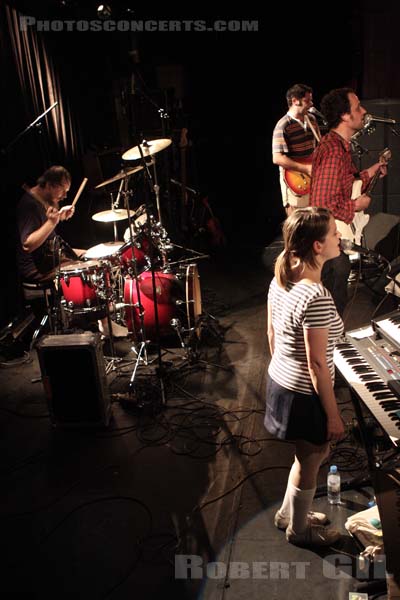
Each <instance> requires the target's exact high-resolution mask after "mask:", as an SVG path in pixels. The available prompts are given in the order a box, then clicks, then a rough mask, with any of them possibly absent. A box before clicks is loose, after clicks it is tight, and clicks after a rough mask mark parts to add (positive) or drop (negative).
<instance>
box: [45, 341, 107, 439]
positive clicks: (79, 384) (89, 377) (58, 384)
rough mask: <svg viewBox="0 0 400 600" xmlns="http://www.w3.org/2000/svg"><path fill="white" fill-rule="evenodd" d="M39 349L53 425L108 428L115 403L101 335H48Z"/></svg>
mask: <svg viewBox="0 0 400 600" xmlns="http://www.w3.org/2000/svg"><path fill="white" fill-rule="evenodd" d="M36 349H37V353H38V358H39V364H40V370H41V375H42V383H43V387H44V391H45V394H46V399H47V404H48V407H49V412H50V419H51V421H52V423H53V425H56V426H58V427H67V428H73V427H82V426H84V427H92V426H95V427H96V426H105V427H107V426H108V424H109V421H110V417H111V402H110V394H109V389H108V384H107V376H106V372H105V361H104V356H103V350H102V343H101V336H100V334H99V333H91V332H84V333H73V334H67V335H64V334H61V335H46V336H44V337H43V338H42V339H41V340H40V341H39V343H38V344H37V347H36Z"/></svg>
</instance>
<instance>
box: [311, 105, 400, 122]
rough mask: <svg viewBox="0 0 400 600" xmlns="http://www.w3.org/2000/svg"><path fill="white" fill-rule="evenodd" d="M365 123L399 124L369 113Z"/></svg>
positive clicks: (393, 120)
mask: <svg viewBox="0 0 400 600" xmlns="http://www.w3.org/2000/svg"><path fill="white" fill-rule="evenodd" d="M310 110H311V109H310ZM364 121H365V123H366V125H369V123H371V121H375V123H390V124H391V125H395V124H396V122H397V121H396V120H395V119H389V118H387V117H379V116H378V115H371V114H369V113H367V114H366V115H365V116H364Z"/></svg>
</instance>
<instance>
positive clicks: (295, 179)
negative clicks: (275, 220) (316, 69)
mask: <svg viewBox="0 0 400 600" xmlns="http://www.w3.org/2000/svg"><path fill="white" fill-rule="evenodd" d="M286 100H287V104H288V111H287V113H286V115H285V116H284V117H282V118H281V119H280V120H279V121H278V122H277V124H276V125H275V128H274V132H273V135H272V162H273V163H274V164H275V165H278V166H279V180H280V185H281V192H282V202H283V206H284V208H285V211H286V214H287V215H288V216H289V215H290V214H291V213H292V212H293V210H295V209H296V208H303V207H305V206H308V204H309V192H308V190H309V186H310V177H311V168H312V167H311V155H312V153H313V151H314V148H315V147H316V145H317V143H318V141H319V140H320V138H321V134H320V131H319V127H318V124H317V121H316V119H315V118H314V116H313V115H310V114H309V113H308V111H309V109H310V108H311V107H312V106H313V100H312V88H311V87H310V86H308V85H305V84H303V83H296V84H295V85H293V86H292V87H291V88H289V89H288V91H287V92H286Z"/></svg>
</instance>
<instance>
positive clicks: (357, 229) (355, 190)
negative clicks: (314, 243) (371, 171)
mask: <svg viewBox="0 0 400 600" xmlns="http://www.w3.org/2000/svg"><path fill="white" fill-rule="evenodd" d="M391 157H392V154H391V152H390V150H389V148H385V149H384V150H382V152H381V153H380V154H379V162H380V163H381V164H387V163H388V162H389V160H390V159H391ZM378 179H379V171H377V172H376V173H375V175H374V176H373V178H372V179H371V181H370V182H369V183H368V187H367V189H366V190H365V191H364V194H367V195H368V194H370V193H371V192H372V190H373V189H374V187H375V185H376V183H377V181H378ZM362 186H363V183H362V180H361V179H356V180H355V181H354V182H353V187H352V191H351V199H352V200H355V199H356V198H358V197H359V196H361V194H362V193H363V192H362ZM369 219H370V216H369V215H367V214H365V212H364V211H363V210H360V211H357V212H356V213H355V215H354V219H353V221H352V222H351V223H350V224H347V223H344V222H343V221H339V220H337V219H336V227H337V229H338V231H340V233H341V234H342V238H343V239H344V240H350V241H351V242H353V244H357V245H358V246H361V242H362V235H363V230H364V227H365V226H366V224H367V223H368V221H369ZM346 254H356V253H355V252H353V251H352V250H348V251H347V252H346Z"/></svg>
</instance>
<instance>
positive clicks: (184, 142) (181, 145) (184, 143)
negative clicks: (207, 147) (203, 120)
mask: <svg viewBox="0 0 400 600" xmlns="http://www.w3.org/2000/svg"><path fill="white" fill-rule="evenodd" d="M187 134H188V130H187V128H186V127H182V131H181V139H180V140H179V148H187V147H188V145H189V142H188V138H187Z"/></svg>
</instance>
